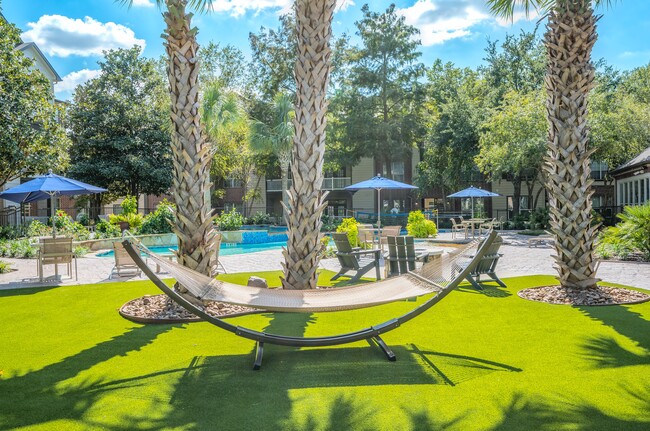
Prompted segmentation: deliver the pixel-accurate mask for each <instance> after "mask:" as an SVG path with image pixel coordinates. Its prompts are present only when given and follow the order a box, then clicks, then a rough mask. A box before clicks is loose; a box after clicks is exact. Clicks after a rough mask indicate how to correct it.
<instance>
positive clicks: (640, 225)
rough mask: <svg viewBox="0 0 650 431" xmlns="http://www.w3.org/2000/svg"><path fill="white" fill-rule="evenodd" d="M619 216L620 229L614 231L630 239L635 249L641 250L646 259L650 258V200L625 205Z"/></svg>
mask: <svg viewBox="0 0 650 431" xmlns="http://www.w3.org/2000/svg"><path fill="white" fill-rule="evenodd" d="M617 217H618V218H620V219H621V222H620V223H618V224H617V225H616V227H617V228H618V231H614V232H615V233H618V235H620V237H621V238H622V239H624V240H625V241H628V242H629V244H630V245H631V247H632V248H633V249H635V250H637V251H640V252H641V253H642V254H643V257H644V259H645V260H650V202H648V203H646V204H645V205H639V206H633V207H625V209H624V210H623V213H622V214H618V216H617Z"/></svg>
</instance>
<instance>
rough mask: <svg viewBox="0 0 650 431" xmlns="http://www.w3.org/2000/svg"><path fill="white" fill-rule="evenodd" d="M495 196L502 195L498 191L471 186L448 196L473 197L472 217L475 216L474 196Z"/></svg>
mask: <svg viewBox="0 0 650 431" xmlns="http://www.w3.org/2000/svg"><path fill="white" fill-rule="evenodd" d="M494 196H501V195H500V194H498V193H494V192H490V191H488V190H483V189H481V188H478V187H474V186H469V187H468V188H466V189H463V190H461V191H459V192H456V193H453V194H451V195H449V196H447V197H448V198H471V199H472V218H474V198H491V197H494Z"/></svg>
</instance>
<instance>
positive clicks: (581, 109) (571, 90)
mask: <svg viewBox="0 0 650 431" xmlns="http://www.w3.org/2000/svg"><path fill="white" fill-rule="evenodd" d="M596 21H597V18H596V17H595V16H594V14H593V9H592V7H591V1H590V0H562V1H557V2H556V5H555V7H554V8H553V10H552V11H551V12H550V14H549V23H548V31H547V33H546V35H545V44H546V47H547V50H548V57H549V59H548V61H549V64H548V72H547V76H546V82H545V85H546V92H547V103H546V109H547V119H548V123H549V132H548V154H547V158H546V166H545V169H546V172H547V173H548V182H547V187H548V192H549V204H550V219H551V229H552V230H553V233H554V235H555V250H556V253H557V255H556V256H554V258H555V264H556V265H555V268H556V269H557V271H558V273H559V277H558V279H559V280H560V284H561V285H562V286H563V287H572V288H588V287H595V285H596V282H597V281H598V279H597V278H596V277H595V269H594V263H595V262H594V256H593V248H594V244H593V243H594V238H595V237H596V234H595V230H596V227H595V226H592V225H591V195H592V194H593V191H592V189H591V184H592V182H593V180H592V179H591V169H590V166H589V165H590V160H589V156H590V155H591V153H592V152H593V150H590V149H589V148H588V143H589V130H588V128H587V96H588V94H589V90H590V89H591V88H592V87H593V83H594V67H593V65H592V63H591V49H592V47H593V45H594V42H595V41H596V37H597V36H596Z"/></svg>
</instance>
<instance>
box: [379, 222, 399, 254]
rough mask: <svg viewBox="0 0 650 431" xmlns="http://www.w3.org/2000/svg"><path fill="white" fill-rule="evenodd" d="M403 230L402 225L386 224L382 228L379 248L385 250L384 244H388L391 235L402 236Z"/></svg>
mask: <svg viewBox="0 0 650 431" xmlns="http://www.w3.org/2000/svg"><path fill="white" fill-rule="evenodd" d="M401 232H402V226H386V227H382V228H381V234H380V235H379V248H381V251H384V245H385V244H388V240H387V239H388V237H389V236H400V233H401Z"/></svg>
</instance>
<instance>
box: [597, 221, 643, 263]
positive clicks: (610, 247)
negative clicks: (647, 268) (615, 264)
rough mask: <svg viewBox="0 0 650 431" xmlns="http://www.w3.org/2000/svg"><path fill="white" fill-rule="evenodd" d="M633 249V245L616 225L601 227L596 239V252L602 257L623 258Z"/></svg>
mask: <svg viewBox="0 0 650 431" xmlns="http://www.w3.org/2000/svg"><path fill="white" fill-rule="evenodd" d="M633 251H634V246H633V245H632V243H631V242H630V241H629V240H628V239H627V238H625V236H624V235H623V232H621V229H620V227H618V226H612V227H608V228H606V229H603V230H602V231H601V232H600V235H599V236H598V240H597V241H596V254H597V255H599V256H600V257H602V258H603V259H610V258H618V259H622V260H625V259H627V258H628V257H629V255H630V254H631V253H632V252H633Z"/></svg>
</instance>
